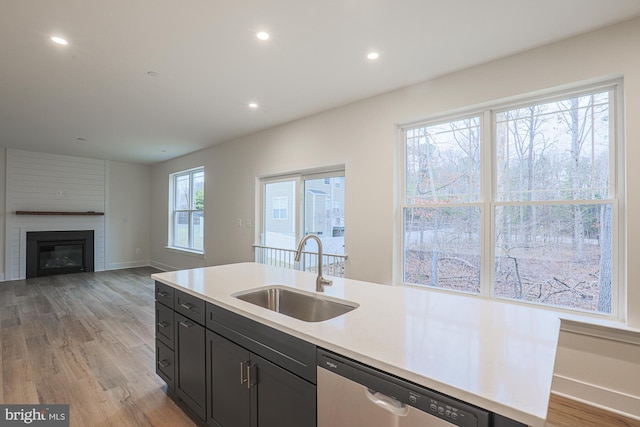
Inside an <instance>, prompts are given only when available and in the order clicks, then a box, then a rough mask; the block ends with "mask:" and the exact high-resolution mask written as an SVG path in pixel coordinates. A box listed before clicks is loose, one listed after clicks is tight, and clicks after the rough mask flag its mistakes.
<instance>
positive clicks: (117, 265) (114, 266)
mask: <svg viewBox="0 0 640 427" xmlns="http://www.w3.org/2000/svg"><path fill="white" fill-rule="evenodd" d="M149 265H150V263H149V260H142V261H125V262H112V263H109V265H108V266H107V270H122V269H124V268H136V267H149Z"/></svg>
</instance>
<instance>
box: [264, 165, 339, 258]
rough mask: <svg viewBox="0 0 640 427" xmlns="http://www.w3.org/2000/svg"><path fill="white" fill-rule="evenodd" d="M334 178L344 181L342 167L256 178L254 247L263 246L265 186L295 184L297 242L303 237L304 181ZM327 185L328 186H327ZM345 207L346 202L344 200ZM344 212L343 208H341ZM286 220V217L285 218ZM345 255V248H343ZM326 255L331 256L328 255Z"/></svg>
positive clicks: (294, 210) (294, 206)
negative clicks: (287, 182) (280, 183)
mask: <svg viewBox="0 0 640 427" xmlns="http://www.w3.org/2000/svg"><path fill="white" fill-rule="evenodd" d="M335 177H343V178H345V179H346V171H345V167H344V166H334V167H328V168H319V169H312V170H307V171H300V172H292V173H286V174H280V175H267V176H262V177H256V217H255V223H256V224H259V225H260V226H259V227H256V229H255V240H254V241H255V242H256V243H255V245H257V246H261V245H264V229H265V221H266V218H265V209H264V207H265V203H266V199H265V186H266V185H267V184H274V183H278V182H285V181H294V182H295V191H294V194H295V197H294V198H293V209H292V211H293V212H294V213H295V215H294V232H295V241H296V242H299V241H300V240H301V239H302V237H303V236H304V235H305V232H304V215H305V212H304V209H305V205H304V200H305V189H304V183H305V181H306V180H314V179H331V178H335ZM327 185H329V184H327ZM345 205H346V200H345ZM342 209H343V210H344V206H343V208H342ZM287 219H288V217H287ZM345 253H346V248H345ZM327 255H331V254H328V253H327Z"/></svg>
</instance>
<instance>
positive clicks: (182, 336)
mask: <svg viewBox="0 0 640 427" xmlns="http://www.w3.org/2000/svg"><path fill="white" fill-rule="evenodd" d="M175 340H176V341H175V354H176V375H175V390H176V394H177V395H178V397H179V398H180V399H182V400H183V401H184V402H185V403H186V404H187V406H188V407H189V408H191V410H193V412H195V413H196V415H198V417H200V418H201V419H203V420H204V419H205V417H206V413H207V410H206V400H207V399H206V392H207V388H206V375H205V351H206V349H205V332H204V326H202V325H199V324H198V323H196V322H195V321H193V320H191V319H189V318H187V317H185V316H182V315H181V314H178V313H176V338H175Z"/></svg>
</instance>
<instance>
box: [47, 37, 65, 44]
mask: <svg viewBox="0 0 640 427" xmlns="http://www.w3.org/2000/svg"><path fill="white" fill-rule="evenodd" d="M51 41H52V42H54V43H58V44H63V45H64V44H69V42H68V41H66V40H65V39H63V38H62V37H58V36H53V37H51Z"/></svg>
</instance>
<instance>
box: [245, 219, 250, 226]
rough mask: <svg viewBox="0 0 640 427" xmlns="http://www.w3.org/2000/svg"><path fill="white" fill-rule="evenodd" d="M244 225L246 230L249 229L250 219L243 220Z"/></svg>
mask: <svg viewBox="0 0 640 427" xmlns="http://www.w3.org/2000/svg"><path fill="white" fill-rule="evenodd" d="M244 225H245V226H246V227H247V228H248V227H251V219H250V218H247V219H245V220H244Z"/></svg>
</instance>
